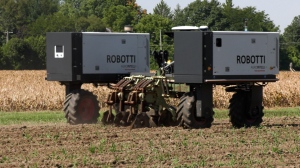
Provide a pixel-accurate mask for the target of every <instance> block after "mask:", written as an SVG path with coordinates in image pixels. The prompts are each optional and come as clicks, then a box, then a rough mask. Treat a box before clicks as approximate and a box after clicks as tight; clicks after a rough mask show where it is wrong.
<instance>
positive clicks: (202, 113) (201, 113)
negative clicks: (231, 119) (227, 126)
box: [196, 84, 213, 117]
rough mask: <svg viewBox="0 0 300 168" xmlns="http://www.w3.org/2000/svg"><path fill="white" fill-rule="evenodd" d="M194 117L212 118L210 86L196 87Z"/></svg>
mask: <svg viewBox="0 0 300 168" xmlns="http://www.w3.org/2000/svg"><path fill="white" fill-rule="evenodd" d="M196 96H197V97H196V98H197V101H196V116H197V117H210V116H213V92H212V84H201V85H200V86H197V87H196Z"/></svg>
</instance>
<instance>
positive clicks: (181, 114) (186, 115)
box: [176, 92, 214, 129]
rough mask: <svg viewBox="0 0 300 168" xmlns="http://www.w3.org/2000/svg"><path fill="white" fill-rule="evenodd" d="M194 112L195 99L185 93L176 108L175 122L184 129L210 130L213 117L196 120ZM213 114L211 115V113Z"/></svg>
mask: <svg viewBox="0 0 300 168" xmlns="http://www.w3.org/2000/svg"><path fill="white" fill-rule="evenodd" d="M195 112H196V98H195V96H194V94H193V93H192V92H189V93H185V94H184V95H183V96H182V97H181V98H180V102H179V104H178V106H177V111H176V115H177V122H179V123H180V124H179V125H180V126H183V127H184V128H194V129H199V128H210V127H211V125H212V122H213V121H214V118H213V116H210V117H207V118H204V117H201V118H197V117H196V116H195V115H196V114H195ZM212 114H213V113H212Z"/></svg>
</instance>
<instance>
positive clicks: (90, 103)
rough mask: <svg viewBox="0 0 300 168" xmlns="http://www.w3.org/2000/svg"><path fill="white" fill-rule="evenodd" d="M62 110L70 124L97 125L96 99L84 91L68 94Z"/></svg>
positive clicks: (97, 107)
mask: <svg viewBox="0 0 300 168" xmlns="http://www.w3.org/2000/svg"><path fill="white" fill-rule="evenodd" d="M63 110H64V112H65V117H66V119H67V122H68V123H70V124H92V123H97V121H98V117H99V115H100V114H99V110H100V107H99V102H98V100H97V97H96V96H95V95H93V93H91V92H89V91H86V90H75V91H72V92H71V93H70V94H68V95H67V96H66V100H65V102H64V109H63Z"/></svg>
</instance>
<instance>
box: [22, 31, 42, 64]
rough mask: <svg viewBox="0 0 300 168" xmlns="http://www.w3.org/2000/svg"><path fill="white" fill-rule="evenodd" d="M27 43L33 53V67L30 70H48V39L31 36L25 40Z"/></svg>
mask: <svg viewBox="0 0 300 168" xmlns="http://www.w3.org/2000/svg"><path fill="white" fill-rule="evenodd" d="M25 42H26V43H27V44H28V45H29V48H28V49H29V50H30V52H29V53H31V59H32V65H30V69H45V68H46V37H45V36H43V35H40V36H35V37H34V36H31V37H29V38H26V39H25Z"/></svg>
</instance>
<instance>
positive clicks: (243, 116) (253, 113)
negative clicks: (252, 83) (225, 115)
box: [229, 91, 264, 128]
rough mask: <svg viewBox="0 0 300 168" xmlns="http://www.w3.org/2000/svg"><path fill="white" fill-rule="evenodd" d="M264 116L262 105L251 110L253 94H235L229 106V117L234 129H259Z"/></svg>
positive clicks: (243, 92) (239, 92)
mask: <svg viewBox="0 0 300 168" xmlns="http://www.w3.org/2000/svg"><path fill="white" fill-rule="evenodd" d="M259 109H261V110H259ZM263 116H264V113H263V106H262V105H261V107H255V108H252V109H251V92H246V91H238V92H236V93H235V94H233V96H232V98H231V99H230V105H229V117H230V122H231V124H232V126H233V127H236V128H241V127H252V126H256V127H257V126H259V125H260V124H261V123H262V121H263V119H262V117H263Z"/></svg>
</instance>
